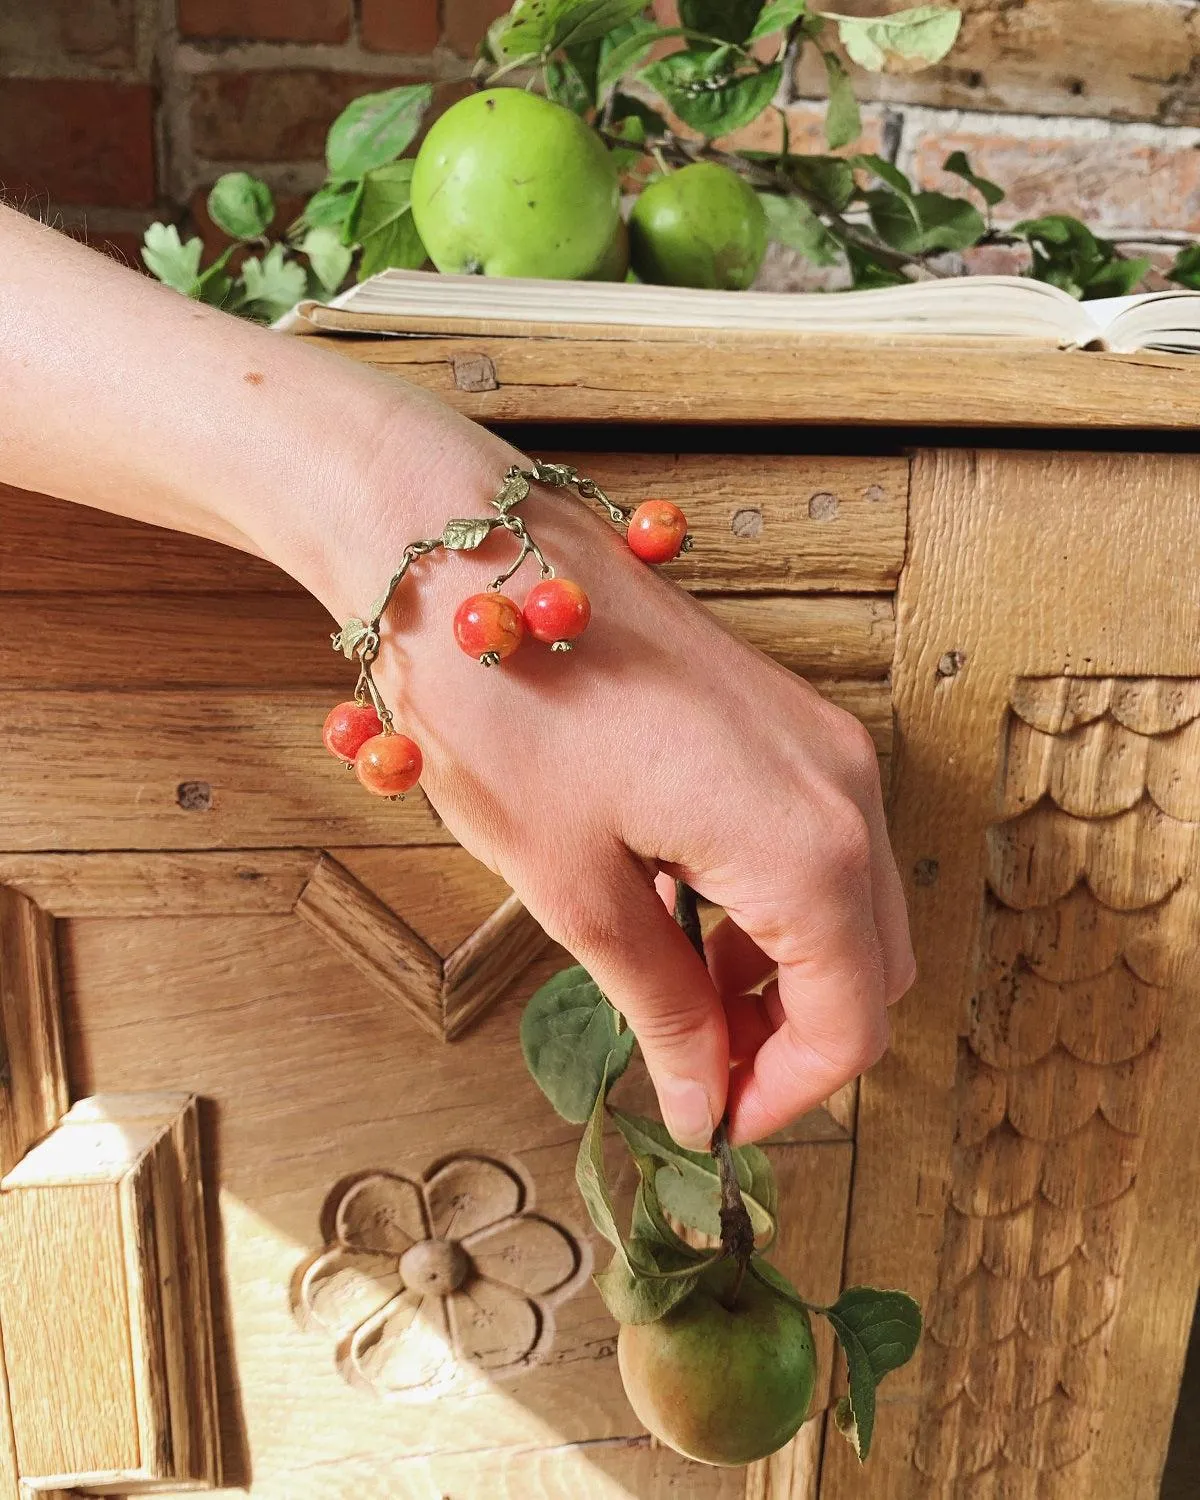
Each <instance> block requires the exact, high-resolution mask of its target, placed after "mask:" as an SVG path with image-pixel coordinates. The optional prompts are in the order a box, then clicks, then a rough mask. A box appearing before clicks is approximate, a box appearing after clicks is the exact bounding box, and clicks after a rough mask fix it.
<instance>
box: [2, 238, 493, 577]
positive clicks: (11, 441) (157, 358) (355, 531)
mask: <svg viewBox="0 0 1200 1500" xmlns="http://www.w3.org/2000/svg"><path fill="white" fill-rule="evenodd" d="M0 267H2V268H3V269H2V270H0V431H2V432H3V434H4V438H3V443H2V445H0V480H4V481H5V482H8V483H10V484H14V485H18V486H20V487H22V488H25V489H30V490H36V491H41V492H43V493H46V494H51V495H57V496H60V497H62V498H64V499H68V500H75V501H79V502H81V503H83V504H87V505H93V506H96V507H98V508H100V509H103V510H109V511H114V512H117V513H120V514H123V515H128V516H133V517H135V518H137V519H139V520H144V521H150V522H154V523H156V524H158V525H163V526H170V527H173V528H175V529H177V530H178V529H186V530H190V531H193V532H195V533H196V534H198V535H203V536H207V537H211V538H213V539H215V540H218V541H222V542H227V543H230V544H231V545H234V546H237V547H241V548H243V549H245V550H247V551H252V552H257V553H260V554H262V555H264V556H267V557H270V558H271V560H272V561H274V562H276V563H278V564H279V565H280V566H282V567H284V568H285V569H287V570H288V571H289V572H291V573H292V574H293V575H294V576H296V577H298V578H299V579H300V581H301V582H303V583H304V584H305V585H306V586H307V587H309V588H311V589H312V590H313V591H314V592H316V593H318V594H319V595H321V596H322V597H323V598H324V599H325V600H326V602H327V603H330V604H331V605H332V604H334V603H337V604H340V603H341V602H342V598H341V596H343V595H344V594H345V593H347V592H350V591H353V590H354V589H355V588H356V586H357V584H356V580H354V579H353V578H351V577H349V576H346V567H347V562H346V560H347V559H348V558H349V557H350V556H351V554H352V553H358V552H360V551H363V552H365V551H369V550H373V547H374V545H375V544H377V545H378V546H379V547H380V548H382V549H384V550H383V552H382V554H381V555H380V557H379V562H378V565H377V566H378V571H379V572H380V573H381V574H382V575H383V576H386V572H387V570H388V568H389V567H390V564H391V555H390V551H388V550H387V549H389V548H391V547H392V546H393V545H394V543H395V540H396V538H397V537H399V539H400V542H401V544H403V542H404V541H406V540H408V539H409V538H410V537H411V536H416V535H419V534H426V532H427V531H428V528H429V526H430V525H432V526H433V527H434V529H435V530H436V529H440V524H441V520H442V518H443V517H444V516H445V514H446V513H447V505H448V504H449V503H451V501H450V497H451V496H456V497H459V504H460V505H461V506H467V507H470V508H478V504H479V503H481V502H482V501H484V500H486V498H487V497H488V495H490V494H491V493H492V491H493V489H494V487H495V483H496V481H497V479H498V476H499V474H500V473H502V472H503V468H504V466H505V464H506V463H507V462H508V461H509V458H510V454H509V450H508V448H507V446H506V445H504V444H502V443H501V442H500V441H499V440H498V439H496V438H494V437H492V436H491V435H490V434H488V433H486V432H485V431H483V430H482V429H481V428H478V427H476V426H475V425H474V424H472V423H470V422H467V421H466V420H465V419H463V418H461V417H458V416H457V415H456V414H455V413H453V412H451V411H450V410H449V409H448V408H447V407H445V406H444V405H443V404H442V403H441V402H439V401H437V400H436V399H435V398H433V397H431V396H429V395H427V394H426V393H425V392H423V391H420V390H417V389H415V388H413V387H411V386H408V385H406V384H404V383H403V382H401V381H398V380H395V379H393V378H389V377H385V376H381V375H378V374H377V373H375V372H374V371H370V370H368V369H365V368H363V367H362V366H359V365H356V364H354V363H352V362H350V361H348V360H344V359H341V358H339V357H337V356H334V355H330V354H328V353H326V352H325V351H323V350H321V349H318V348H314V347H312V346H311V345H310V344H309V342H308V341H307V340H302V339H289V338H281V337H280V336H279V335H277V334H272V333H270V332H268V331H267V330H264V329H261V328H256V327H253V326H252V325H250V324H247V323H243V322H240V321H238V320H237V319H234V318H231V317H229V316H228V315H227V314H224V313H221V312H217V311H215V310H213V309H211V308H207V307H204V306H201V305H200V304H198V303H195V302H191V301H189V300H187V299H186V298H183V297H181V296H179V294H178V293H176V292H173V291H170V290H168V289H167V288H164V287H160V286H158V285H156V284H155V283H153V282H151V281H149V280H148V279H147V278H145V277H140V276H136V275H133V274H131V273H130V272H129V271H127V270H123V269H122V268H121V267H119V266H116V265H114V264H113V263H111V262H110V261H109V260H107V259H106V258H105V257H103V256H101V255H97V254H96V253H95V252H93V251H90V250H87V249H85V248H84V247H83V246H80V245H77V244H75V243H74V242H73V241H71V240H69V239H67V238H66V237H65V236H64V235H61V234H58V233H56V232H55V231H53V230H51V229H48V228H46V227H45V226H44V225H41V224H37V223H35V222H33V221H32V220H30V219H27V218H26V217H24V216H23V215H21V214H18V213H16V212H14V211H12V210H9V209H5V208H0ZM472 497H474V501H475V503H474V505H472ZM364 528H365V529H366V530H367V531H368V532H372V531H377V532H378V533H379V534H378V535H375V536H372V535H366V536H364V535H363V531H364ZM364 602H365V601H364Z"/></svg>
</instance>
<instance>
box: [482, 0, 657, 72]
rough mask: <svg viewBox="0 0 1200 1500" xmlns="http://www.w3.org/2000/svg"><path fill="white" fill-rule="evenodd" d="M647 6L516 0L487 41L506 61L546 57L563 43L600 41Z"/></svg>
mask: <svg viewBox="0 0 1200 1500" xmlns="http://www.w3.org/2000/svg"><path fill="white" fill-rule="evenodd" d="M645 8H646V6H645V3H644V0H517V3H516V4H515V5H514V6H513V8H512V10H511V11H510V12H509V13H508V15H507V16H504V17H502V18H501V21H500V23H499V24H498V25H496V26H493V27H492V28H491V29H490V30H489V31H488V42H489V45H490V47H491V50H492V51H493V53H494V54H495V55H496V56H497V57H498V58H500V59H501V60H502V61H504V62H515V61H517V60H519V59H522V58H526V57H529V58H539V57H547V56H549V54H550V53H551V52H555V51H557V50H558V48H560V47H578V46H579V45H580V44H581V43H583V42H595V41H599V40H600V38H601V37H605V36H607V35H608V34H609V32H610V31H613V30H614V29H615V28H616V27H618V26H623V25H624V24H625V23H626V22H627V21H632V20H633V19H634V17H635V16H640V15H641V14H642V12H643V11H644V10H645Z"/></svg>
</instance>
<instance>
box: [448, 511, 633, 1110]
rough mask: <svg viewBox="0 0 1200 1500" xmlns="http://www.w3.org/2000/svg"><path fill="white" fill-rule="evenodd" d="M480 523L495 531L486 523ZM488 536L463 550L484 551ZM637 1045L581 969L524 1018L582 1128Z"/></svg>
mask: <svg viewBox="0 0 1200 1500" xmlns="http://www.w3.org/2000/svg"><path fill="white" fill-rule="evenodd" d="M460 524H463V525H465V524H467V523H459V522H450V523H449V524H448V526H447V530H449V526H452V525H460ZM474 524H475V525H476V527H485V528H487V527H490V523H489V522H488V521H487V520H486V519H484V520H480V521H477V522H475V523H474ZM486 535H487V530H484V531H483V532H482V533H481V534H480V535H479V539H478V541H471V540H470V539H468V541H464V542H460V543H459V545H460V546H466V545H468V542H469V544H470V545H473V546H478V545H479V542H481V541H482V540H483V538H484V536H486ZM449 545H451V544H450V542H449V541H447V546H449ZM633 1044H634V1036H633V1032H632V1031H630V1030H629V1028H628V1027H626V1028H625V1029H624V1030H622V1029H621V1020H620V1017H619V1016H618V1015H617V1012H616V1011H615V1010H614V1009H613V1008H612V1006H611V1005H610V1004H609V1003H608V1001H607V1000H606V999H605V998H604V996H603V995H602V994H601V992H600V989H599V987H598V986H597V985H596V983H595V981H594V980H593V979H592V978H591V977H590V975H589V974H588V972H587V970H586V969H583V968H580V967H579V966H578V965H577V966H576V967H574V968H571V969H563V970H562V972H561V973H559V974H555V975H554V977H553V978H552V979H550V980H548V981H547V982H546V983H545V984H544V985H542V987H541V988H540V989H539V990H535V991H534V993H533V995H532V996H531V997H530V999H529V1003H528V1004H527V1005H526V1007H525V1012H524V1014H523V1015H522V1017H521V1051H522V1052H523V1053H524V1055H525V1066H526V1067H527V1068H528V1069H529V1071H530V1073H531V1074H532V1075H533V1080H534V1082H535V1083H536V1084H537V1086H538V1088H540V1089H541V1091H542V1093H543V1094H545V1096H546V1098H547V1099H549V1101H550V1103H551V1104H552V1105H553V1106H554V1108H555V1109H556V1110H557V1111H558V1113H559V1114H560V1115H562V1117H563V1119H564V1120H570V1121H572V1122H573V1123H574V1124H577V1125H579V1124H582V1123H583V1122H584V1121H585V1120H586V1119H587V1118H588V1117H589V1115H590V1114H591V1113H592V1109H593V1106H594V1105H595V1103H596V1097H597V1094H598V1092H599V1090H600V1086H601V1083H602V1081H603V1080H604V1079H605V1078H607V1079H608V1082H609V1084H612V1083H615V1082H616V1080H617V1079H618V1078H619V1077H620V1076H621V1074H622V1073H623V1072H624V1071H625V1068H626V1066H627V1065H628V1063H629V1058H630V1055H631V1053H632V1052H633Z"/></svg>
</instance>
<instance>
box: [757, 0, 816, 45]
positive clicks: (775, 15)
mask: <svg viewBox="0 0 1200 1500" xmlns="http://www.w3.org/2000/svg"><path fill="white" fill-rule="evenodd" d="M807 9H808V0H767V3H766V5H764V6H763V8H762V10H761V11H760V12H759V16H758V20H757V21H755V23H754V30H753V31H751V33H750V35H749V36H748V37H747V38H746V40H747V41H748V42H757V41H758V40H759V38H760V37H764V36H771V35H772V34H773V33H774V32H776V31H786V30H787V29H788V27H789V26H791V25H793V24H794V23H795V22H796V21H798V20H799V19H800V17H801V16H802V15H803V14H804V13H805V11H806V10H807Z"/></svg>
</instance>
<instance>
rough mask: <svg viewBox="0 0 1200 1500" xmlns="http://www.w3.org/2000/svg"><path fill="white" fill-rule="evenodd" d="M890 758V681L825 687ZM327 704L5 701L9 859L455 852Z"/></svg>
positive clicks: (25, 695)
mask: <svg viewBox="0 0 1200 1500" xmlns="http://www.w3.org/2000/svg"><path fill="white" fill-rule="evenodd" d="M816 685H817V686H818V687H819V689H820V691H821V692H822V693H823V694H824V695H825V696H826V697H827V698H829V699H830V700H831V701H832V702H834V703H837V704H839V705H840V706H842V707H843V708H846V709H847V710H848V711H849V712H851V713H853V714H855V715H857V717H858V718H860V719H862V721H863V723H864V724H865V725H866V726H867V728H868V729H869V730H870V731H871V733H872V735H873V737H874V739H875V743H876V745H877V746H878V747H879V749H880V752H881V753H882V754H886V753H887V752H888V750H889V748H890V745H891V733H892V711H891V691H890V688H889V686H888V683H887V682H886V681H884V680H883V679H878V680H875V681H867V680H861V681H855V680H846V681H837V680H831V681H821V682H819V683H818V684H816ZM328 709H329V699H328V696H327V695H316V694H308V693H297V692H291V693H237V692H223V691H217V690H213V691H211V692H206V693H203V694H200V693H187V692H141V693H137V692H130V693H118V692H108V691H97V692H93V693H81V692H78V693H77V692H49V693H43V692H40V691H37V690H29V691H26V692H0V724H3V725H4V732H3V738H2V739H0V774H2V775H3V777H4V784H5V789H6V796H5V798H4V799H3V801H2V802H0V850H12V851H15V850H34V849H57V850H64V851H67V850H85V849H211V848H224V849H233V848H250V849H253V848H277V847H281V846H287V845H308V846H310V847H317V846H320V845H323V844H329V843H340V844H348V845H353V844H384V843H398V844H445V843H451V842H453V839H452V835H451V834H450V833H449V832H448V831H447V829H446V828H445V827H444V825H443V824H442V823H441V822H440V821H439V820H438V819H437V818H436V816H435V815H434V813H433V811H432V809H431V808H430V806H429V804H428V803H427V802H426V801H425V799H424V797H423V796H422V795H421V793H420V792H419V791H417V792H414V793H413V794H411V795H410V796H409V797H408V798H406V799H405V800H404V801H403V802H388V801H385V800H382V799H379V798H374V797H371V796H370V795H369V794H367V793H365V792H364V791H363V789H362V788H361V787H360V786H359V784H358V782H357V780H356V779H355V778H354V777H353V776H352V775H349V774H347V772H346V771H345V770H344V768H342V767H341V766H338V765H337V764H335V763H334V762H333V761H331V759H330V757H329V755H328V754H327V753H326V751H325V749H324V748H323V746H322V744H321V725H322V723H323V722H324V718H325V714H326V713H327V712H328Z"/></svg>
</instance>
